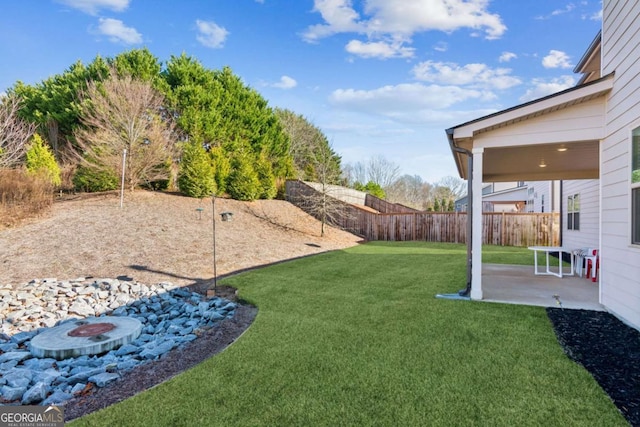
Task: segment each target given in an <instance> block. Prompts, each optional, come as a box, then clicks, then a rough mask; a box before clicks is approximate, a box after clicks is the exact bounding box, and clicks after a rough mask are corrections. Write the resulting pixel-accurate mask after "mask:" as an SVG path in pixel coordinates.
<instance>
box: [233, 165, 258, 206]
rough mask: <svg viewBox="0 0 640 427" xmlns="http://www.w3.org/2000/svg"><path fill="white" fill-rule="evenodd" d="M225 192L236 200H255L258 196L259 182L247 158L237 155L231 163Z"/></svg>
mask: <svg viewBox="0 0 640 427" xmlns="http://www.w3.org/2000/svg"><path fill="white" fill-rule="evenodd" d="M231 164H232V171H231V173H230V174H229V181H228V183H227V192H228V193H229V195H230V196H231V197H232V198H234V199H236V200H255V199H257V198H258V196H259V195H260V180H259V179H258V174H257V173H256V171H255V170H254V169H253V167H251V163H250V161H249V159H248V157H247V156H246V155H244V154H239V155H237V156H236V157H235V158H234V159H233V161H232V163H231Z"/></svg>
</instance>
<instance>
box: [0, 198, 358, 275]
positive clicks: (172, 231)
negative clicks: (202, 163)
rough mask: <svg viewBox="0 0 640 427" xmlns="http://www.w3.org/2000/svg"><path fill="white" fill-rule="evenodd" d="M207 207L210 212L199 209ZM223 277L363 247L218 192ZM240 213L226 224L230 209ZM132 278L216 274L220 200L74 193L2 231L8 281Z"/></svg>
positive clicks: (286, 208) (292, 215) (2, 269)
mask: <svg viewBox="0 0 640 427" xmlns="http://www.w3.org/2000/svg"><path fill="white" fill-rule="evenodd" d="M198 209H202V211H199V210H198ZM215 211H216V223H215V227H216V239H215V240H216V260H217V262H216V266H217V273H218V277H220V276H221V275H224V274H228V273H232V272H234V271H238V270H241V269H245V268H250V267H255V266H259V265H263V264H269V263H272V262H277V261H282V260H286V259H290V258H295V257H299V256H304V255H310V254H314V253H319V252H324V251H329V250H334V249H341V248H345V247H349V246H353V245H355V244H357V243H358V242H359V240H360V239H359V238H358V237H356V236H353V235H352V234H349V233H346V232H343V231H340V230H336V229H333V228H330V227H329V229H328V231H327V232H326V234H325V236H324V237H320V223H319V222H318V221H317V220H316V219H314V218H312V217H311V216H309V215H307V214H305V213H304V212H302V211H301V210H300V209H298V208H296V207H295V206H293V205H291V204H289V203H287V202H284V201H280V200H260V201H255V202H238V201H235V200H229V199H220V198H217V199H216V202H215ZM222 212H231V213H232V214H233V216H232V220H231V221H227V222H223V221H221V219H220V213H222ZM53 277H55V278H57V279H60V280H63V279H72V278H77V277H96V278H103V277H109V278H117V277H120V278H123V277H129V278H131V279H133V280H135V281H138V282H141V283H159V282H163V281H169V282H173V283H176V284H179V285H187V284H193V283H203V282H209V281H210V280H211V279H212V278H213V221H212V201H211V199H210V198H209V199H205V200H203V201H200V200H198V199H192V198H188V197H184V196H180V195H174V194H167V193H159V192H147V191H136V192H135V193H125V197H124V204H123V207H122V208H120V197H119V195H118V194H115V193H112V194H100V195H86V196H70V197H67V198H65V199H61V200H58V201H56V203H54V205H53V208H52V210H51V211H50V212H49V213H48V214H47V215H46V216H45V217H43V218H39V219H36V220H33V221H31V222H29V223H27V224H23V225H21V226H18V227H16V228H10V229H4V230H0V284H17V283H22V282H27V281H30V280H32V279H35V278H53Z"/></svg>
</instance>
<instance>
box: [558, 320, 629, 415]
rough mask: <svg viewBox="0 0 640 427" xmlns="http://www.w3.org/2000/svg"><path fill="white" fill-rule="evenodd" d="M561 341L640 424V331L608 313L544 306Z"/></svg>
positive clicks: (624, 413) (568, 354) (623, 412)
mask: <svg viewBox="0 0 640 427" xmlns="http://www.w3.org/2000/svg"><path fill="white" fill-rule="evenodd" d="M547 314H548V316H549V319H551V322H552V324H553V327H554V330H555V333H556V336H557V337H558V341H559V342H560V345H561V346H562V348H563V349H564V351H565V353H566V354H567V356H569V358H570V359H571V360H573V361H575V362H577V363H579V364H580V365H582V366H584V367H585V369H586V370H587V371H589V373H591V375H592V376H593V378H594V379H595V380H596V381H597V382H598V384H600V386H601V387H602V389H603V390H604V391H605V392H606V393H607V394H608V395H609V397H610V398H611V400H613V403H614V404H615V405H616V406H617V407H618V409H619V410H620V412H622V414H623V415H624V417H625V418H626V419H627V421H629V423H630V424H631V425H632V426H640V332H639V331H638V330H636V329H634V328H632V327H630V326H628V325H626V324H624V323H623V322H621V321H620V320H619V319H617V318H616V317H615V316H613V315H611V314H610V313H607V312H603V311H591V310H564V309H560V308H547Z"/></svg>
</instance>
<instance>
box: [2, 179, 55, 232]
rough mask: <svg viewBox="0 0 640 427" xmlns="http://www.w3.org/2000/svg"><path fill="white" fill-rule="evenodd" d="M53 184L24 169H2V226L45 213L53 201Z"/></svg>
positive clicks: (11, 224)
mask: <svg viewBox="0 0 640 427" xmlns="http://www.w3.org/2000/svg"><path fill="white" fill-rule="evenodd" d="M52 190H53V188H52V184H51V183H50V182H49V181H47V180H45V179H43V178H42V177H41V176H38V175H34V174H31V173H28V172H27V171H25V170H24V169H0V219H1V222H0V226H13V225H16V224H18V223H20V221H22V220H24V219H27V218H31V217H34V216H37V215H40V214H41V213H43V212H44V211H45V210H46V209H48V208H49V206H51V204H52V203H53V191H52Z"/></svg>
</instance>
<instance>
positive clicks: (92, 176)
mask: <svg viewBox="0 0 640 427" xmlns="http://www.w3.org/2000/svg"><path fill="white" fill-rule="evenodd" d="M73 186H74V187H75V189H76V190H78V191H85V192H87V193H93V192H97V191H109V190H115V189H117V188H118V177H117V175H116V174H115V173H114V172H113V171H108V170H99V169H94V168H90V167H87V166H79V167H78V169H77V170H76V173H75V175H74V176H73Z"/></svg>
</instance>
